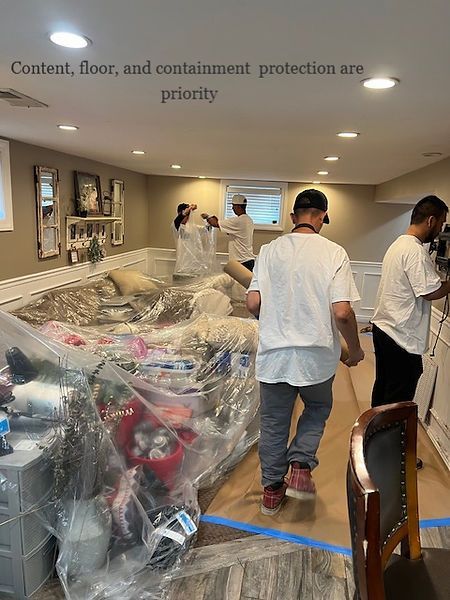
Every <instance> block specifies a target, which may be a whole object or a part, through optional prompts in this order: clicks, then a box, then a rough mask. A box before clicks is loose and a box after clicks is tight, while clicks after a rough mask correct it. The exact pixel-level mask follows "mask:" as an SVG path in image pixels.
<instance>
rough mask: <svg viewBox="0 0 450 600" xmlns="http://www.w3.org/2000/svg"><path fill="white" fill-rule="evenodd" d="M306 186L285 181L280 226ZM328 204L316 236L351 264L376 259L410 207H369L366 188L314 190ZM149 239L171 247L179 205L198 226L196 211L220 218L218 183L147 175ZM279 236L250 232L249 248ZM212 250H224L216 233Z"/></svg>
mask: <svg viewBox="0 0 450 600" xmlns="http://www.w3.org/2000/svg"><path fill="white" fill-rule="evenodd" d="M307 187H309V185H306V184H299V183H290V184H289V186H288V201H287V203H286V205H285V207H284V215H283V227H284V230H285V231H289V229H290V227H291V221H290V219H289V213H290V211H291V208H292V205H293V203H294V199H295V196H296V195H297V194H298V192H299V191H301V190H302V189H305V188H307ZM319 189H321V190H322V191H323V192H324V193H325V194H326V195H327V196H328V199H329V202H330V208H329V213H330V220H331V223H330V225H328V226H327V225H326V226H324V227H323V229H322V234H323V235H325V236H326V237H328V238H330V239H332V240H334V241H336V242H337V243H339V244H341V245H342V246H344V247H345V248H346V250H347V252H348V254H349V256H350V258H351V259H352V260H361V261H375V262H376V261H381V260H382V258H383V255H384V253H385V251H386V249H387V247H388V246H389V245H390V244H391V242H392V241H393V240H394V239H395V238H396V237H397V236H398V235H399V234H401V233H403V232H404V231H405V229H406V227H407V224H408V221H409V214H410V207H408V206H390V205H384V204H375V202H374V201H373V198H374V193H375V189H374V186H369V185H323V186H319ZM148 191H149V202H150V224H149V232H150V240H149V245H150V246H154V247H158V248H173V239H172V234H171V231H170V223H171V221H172V220H173V219H174V217H175V215H176V207H177V205H178V204H179V203H180V202H186V203H188V204H189V203H197V204H198V206H199V210H198V213H197V214H195V213H194V215H195V216H194V220H195V222H196V223H198V224H200V223H201V222H202V220H201V218H200V214H199V213H201V212H207V213H210V214H217V215H220V208H219V207H220V181H219V180H217V179H196V178H189V177H160V176H149V184H148ZM278 235H280V234H279V233H269V232H265V231H255V235H254V250H255V252H258V251H259V248H260V247H261V245H262V244H265V243H267V242H269V241H270V240H272V239H274V238H275V237H277V236H278ZM218 250H219V251H221V252H223V251H226V250H227V240H226V236H225V235H223V234H220V236H219V247H218Z"/></svg>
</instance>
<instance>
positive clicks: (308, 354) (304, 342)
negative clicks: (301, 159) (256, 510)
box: [247, 189, 364, 515]
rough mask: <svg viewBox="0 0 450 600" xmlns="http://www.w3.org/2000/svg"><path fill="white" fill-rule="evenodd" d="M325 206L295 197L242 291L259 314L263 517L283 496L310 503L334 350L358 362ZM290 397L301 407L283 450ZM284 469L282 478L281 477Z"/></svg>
mask: <svg viewBox="0 0 450 600" xmlns="http://www.w3.org/2000/svg"><path fill="white" fill-rule="evenodd" d="M327 211H328V201H327V198H326V196H325V194H323V193H322V192H320V191H319V190H314V189H310V190H305V191H303V192H301V193H300V194H298V196H297V197H296V199H295V204H294V208H293V213H291V219H292V222H293V224H294V228H293V229H292V231H291V232H290V233H288V234H286V235H283V236H281V237H279V238H277V239H275V240H273V241H272V242H270V244H267V245H265V246H263V247H262V248H261V251H260V253H259V256H258V257H257V259H256V264H255V268H254V272H253V279H252V282H251V284H250V287H249V288H248V292H247V307H248V309H249V310H250V312H252V313H253V314H254V315H259V325H260V328H259V346H258V353H257V356H256V378H257V379H258V381H259V382H260V389H261V437H260V444H259V456H260V461H261V471H262V484H263V487H264V495H263V500H262V505H261V511H262V512H263V514H266V515H272V514H275V513H276V512H278V510H279V509H280V507H281V503H282V501H283V499H284V497H285V495H288V496H292V497H294V498H298V499H308V498H313V497H314V495H315V486H314V482H313V480H312V478H311V470H312V469H314V468H315V467H316V466H317V464H318V460H317V456H316V454H317V449H318V447H319V444H320V440H321V438H322V435H323V431H324V428H325V423H326V421H327V419H328V416H329V414H330V411H331V406H332V401H333V398H332V384H333V379H334V375H335V373H336V368H337V365H338V362H339V357H340V353H341V345H340V341H339V334H338V331H340V332H341V333H342V335H343V337H344V339H345V341H346V342H347V344H348V349H349V357H348V359H347V360H346V361H345V364H346V365H347V366H349V367H351V366H355V365H356V364H358V362H359V361H361V360H362V359H363V358H364V352H363V351H362V349H361V346H360V343H359V338H358V330H357V325H356V319H355V314H354V312H353V310H352V307H351V304H350V302H354V301H356V300H359V296H358V292H357V290H356V287H355V284H354V281H353V275H352V271H351V268H350V261H349V258H348V256H347V253H346V252H345V250H344V249H343V248H342V247H341V246H338V245H337V244H335V243H334V242H331V241H330V240H328V239H326V238H324V237H322V236H320V235H318V233H319V232H320V230H321V228H322V225H323V224H324V223H329V218H328V214H327ZM297 394H300V397H301V399H302V401H303V404H304V410H303V413H302V415H301V417H300V418H299V420H298V423H297V433H296V435H295V437H294V438H293V440H292V442H291V444H290V445H289V446H288V438H289V430H290V426H291V418H292V411H293V408H294V404H295V400H296V397H297ZM289 467H290V476H289V480H288V481H287V482H285V476H286V474H287V473H288V470H289Z"/></svg>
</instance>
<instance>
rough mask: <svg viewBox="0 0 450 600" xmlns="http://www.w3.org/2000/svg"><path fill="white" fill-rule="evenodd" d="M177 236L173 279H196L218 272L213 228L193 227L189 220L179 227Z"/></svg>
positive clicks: (215, 236)
mask: <svg viewBox="0 0 450 600" xmlns="http://www.w3.org/2000/svg"><path fill="white" fill-rule="evenodd" d="M177 234H178V235H177V237H176V251H177V258H176V262H175V268H174V277H181V278H183V277H198V276H201V275H209V274H211V273H214V272H215V271H218V270H219V268H218V265H217V261H216V244H217V233H216V229H215V228H214V227H210V226H205V225H203V226H200V225H195V224H194V223H193V221H192V219H189V220H188V222H187V223H186V224H185V225H180V228H179V230H178V232H177Z"/></svg>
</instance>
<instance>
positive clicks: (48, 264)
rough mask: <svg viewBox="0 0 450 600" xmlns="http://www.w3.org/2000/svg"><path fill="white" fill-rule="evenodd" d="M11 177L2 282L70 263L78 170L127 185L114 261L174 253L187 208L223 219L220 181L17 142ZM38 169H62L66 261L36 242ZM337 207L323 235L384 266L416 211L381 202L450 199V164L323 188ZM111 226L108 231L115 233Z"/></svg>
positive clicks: (0, 250)
mask: <svg viewBox="0 0 450 600" xmlns="http://www.w3.org/2000/svg"><path fill="white" fill-rule="evenodd" d="M10 154H11V179H12V193H13V208H14V231H11V232H0V256H1V262H0V280H3V279H8V278H11V277H17V276H20V275H27V274H31V273H36V272H42V271H46V270H49V269H54V268H57V267H62V266H65V265H67V264H68V256H67V251H66V249H65V220H64V216H65V215H70V214H73V213H74V185H73V171H75V170H78V171H85V172H88V173H95V174H98V175H100V178H101V184H102V188H103V189H104V188H105V187H107V186H108V187H109V180H110V179H113V178H116V179H123V180H124V181H125V202H126V207H125V244H124V245H123V246H116V247H113V246H111V244H110V243H109V241H108V242H107V244H106V252H107V255H113V254H119V253H121V252H127V251H130V250H135V249H138V248H143V247H147V246H153V247H160V248H173V246H174V244H173V239H172V234H171V229H170V224H171V222H172V220H173V219H174V217H175V214H176V207H177V205H178V204H179V203H180V202H188V203H190V202H196V203H197V204H198V205H199V210H198V213H197V214H195V221H196V222H197V223H199V224H200V223H201V222H202V220H201V218H200V212H202V211H205V212H208V213H215V214H220V209H219V207H220V201H221V198H220V180H217V179H196V178H188V177H162V176H153V175H152V176H146V175H143V174H139V173H134V172H132V171H128V170H124V169H120V168H118V167H113V166H111V165H106V164H103V163H98V162H95V161H91V160H88V159H85V158H81V157H76V156H71V155H69V154H63V153H61V152H56V151H54V150H49V149H46V148H42V147H38V146H32V145H29V144H23V143H21V142H17V141H10ZM34 165H44V166H48V167H55V168H57V169H59V173H60V180H61V185H60V195H61V208H62V213H61V215H62V219H61V245H62V252H61V256H60V257H54V258H49V259H45V260H39V259H38V257H37V240H36V209H35V188H34V175H33V167H34ZM306 187H309V186H308V185H306V184H299V183H290V184H289V186H288V200H287V203H286V205H285V207H284V215H283V226H284V230H285V231H289V229H290V219H289V212H290V210H291V207H292V204H293V202H294V199H295V196H296V194H297V193H298V192H299V191H300V190H302V189H305V188H306ZM318 187H319V188H320V189H322V190H323V191H324V192H325V193H326V194H327V196H328V198H329V201H330V209H329V212H330V219H331V223H330V225H328V226H324V228H323V230H322V234H323V235H325V236H327V237H329V238H330V239H332V240H335V241H336V242H337V243H339V244H341V245H342V246H344V247H345V248H346V250H347V252H348V253H349V256H350V258H351V259H352V260H361V261H381V260H382V258H383V255H384V252H385V251H386V248H387V247H388V246H389V244H390V243H391V242H392V241H393V240H394V239H395V238H396V237H397V236H398V235H399V234H400V233H402V232H403V231H404V230H405V229H406V226H407V224H408V221H409V216H410V211H411V206H408V205H395V204H391V205H390V204H378V203H375V202H374V198H376V199H386V198H388V197H392V196H400V195H401V196H405V195H408V194H410V195H411V194H412V193H416V194H417V192H418V190H419V191H420V190H423V191H425V192H427V193H428V192H434V193H436V194H438V195H440V196H441V197H443V198H444V199H446V198H448V197H449V196H450V159H446V160H443V161H440V162H438V163H435V164H434V165H430V166H429V167H426V169H421V170H419V171H416V172H414V173H410V174H408V175H405V176H403V177H400V178H397V179H395V180H392V181H390V182H387V183H385V184H382V185H380V186H377V187H376V188H375V187H374V186H364V185H323V186H318ZM109 227H110V226H108V229H109ZM277 235H279V234H278V233H269V232H265V231H255V236H254V249H255V252H258V251H259V248H260V247H261V245H262V244H265V243H267V242H269V241H270V240H272V239H273V238H274V237H276V236H277ZM218 250H219V251H222V252H226V250H227V239H226V236H225V235H222V234H220V235H219V243H218Z"/></svg>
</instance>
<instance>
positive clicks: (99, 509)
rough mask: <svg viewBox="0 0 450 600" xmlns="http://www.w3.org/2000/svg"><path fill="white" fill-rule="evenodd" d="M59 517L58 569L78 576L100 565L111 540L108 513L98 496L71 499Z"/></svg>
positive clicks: (96, 568)
mask: <svg viewBox="0 0 450 600" xmlns="http://www.w3.org/2000/svg"><path fill="white" fill-rule="evenodd" d="M64 513H65V514H64V519H61V520H60V527H59V533H60V536H61V541H60V544H59V550H60V552H59V558H58V569H59V570H62V571H63V572H65V573H67V574H68V575H69V576H71V577H74V576H80V575H86V574H89V573H92V572H94V571H97V570H98V569H101V568H102V567H103V565H104V564H105V561H106V553H107V551H108V547H109V543H110V540H111V527H112V525H111V521H112V520H111V513H110V511H109V507H108V505H107V503H106V501H105V500H104V499H103V498H102V497H100V496H98V497H96V498H91V499H90V500H71V501H69V502H67V504H66V505H65V510H64Z"/></svg>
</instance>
